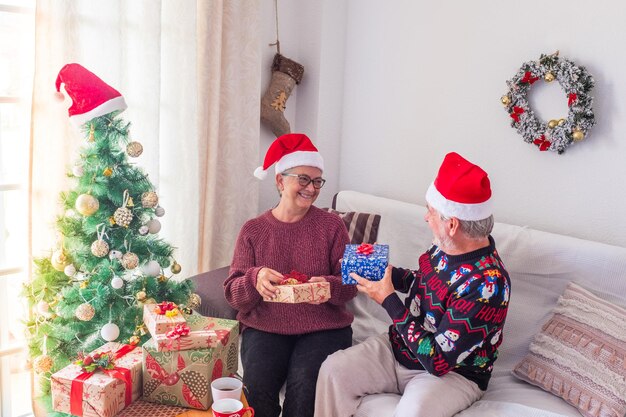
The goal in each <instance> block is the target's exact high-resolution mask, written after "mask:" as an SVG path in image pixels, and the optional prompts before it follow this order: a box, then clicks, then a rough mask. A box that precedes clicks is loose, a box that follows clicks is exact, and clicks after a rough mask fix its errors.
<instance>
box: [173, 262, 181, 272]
mask: <svg viewBox="0 0 626 417" xmlns="http://www.w3.org/2000/svg"><path fill="white" fill-rule="evenodd" d="M181 269H182V268H181V266H180V264H179V263H178V262H176V261H174V263H173V264H172V266H170V271H172V274H180V271H181Z"/></svg>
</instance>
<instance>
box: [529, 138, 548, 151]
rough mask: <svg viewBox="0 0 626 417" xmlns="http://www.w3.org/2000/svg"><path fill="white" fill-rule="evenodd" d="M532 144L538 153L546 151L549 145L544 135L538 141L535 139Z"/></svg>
mask: <svg viewBox="0 0 626 417" xmlns="http://www.w3.org/2000/svg"><path fill="white" fill-rule="evenodd" d="M533 143H534V144H535V145H537V146H538V147H539V150H540V151H547V150H548V148H550V145H551V143H550V141H549V140H547V139H546V136H545V135H541V137H540V138H539V139H535V140H534V141H533Z"/></svg>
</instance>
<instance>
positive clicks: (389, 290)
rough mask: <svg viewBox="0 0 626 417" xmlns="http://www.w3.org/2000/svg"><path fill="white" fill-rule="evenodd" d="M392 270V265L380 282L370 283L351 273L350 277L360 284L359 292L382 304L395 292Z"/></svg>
mask: <svg viewBox="0 0 626 417" xmlns="http://www.w3.org/2000/svg"><path fill="white" fill-rule="evenodd" d="M391 268H392V266H391V265H389V266H387V269H385V275H384V276H383V279H381V280H380V281H369V280H367V279H365V278H363V277H360V276H358V275H357V274H355V273H354V272H351V273H350V276H351V277H352V278H354V279H355V280H356V282H358V284H357V286H356V289H357V290H359V291H361V292H364V293H365V294H367V295H368V296H369V297H370V298H371V299H372V300H374V301H376V302H377V303H378V304H382V303H383V301H385V298H387V297H388V296H389V294H393V293H394V292H395V290H394V288H393V283H392V282H391Z"/></svg>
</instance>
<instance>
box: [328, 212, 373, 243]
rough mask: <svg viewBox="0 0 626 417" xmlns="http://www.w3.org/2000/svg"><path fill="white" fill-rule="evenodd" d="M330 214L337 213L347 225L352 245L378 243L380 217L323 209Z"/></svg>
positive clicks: (370, 214)
mask: <svg viewBox="0 0 626 417" xmlns="http://www.w3.org/2000/svg"><path fill="white" fill-rule="evenodd" d="M322 210H326V211H328V212H330V213H335V214H336V215H338V216H339V217H341V219H342V220H343V222H344V223H345V224H346V229H348V236H349V237H350V243H356V244H358V243H376V239H377V238H378V227H379V226H380V215H378V214H372V213H358V212H355V211H347V212H342V211H337V210H333V209H332V208H323V209H322Z"/></svg>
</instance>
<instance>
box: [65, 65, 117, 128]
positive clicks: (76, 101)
mask: <svg viewBox="0 0 626 417" xmlns="http://www.w3.org/2000/svg"><path fill="white" fill-rule="evenodd" d="M61 84H65V91H66V92H67V94H68V95H69V96H70V98H71V99H72V106H71V107H70V108H69V110H68V113H69V116H70V120H72V121H73V122H74V123H76V124H77V125H78V126H80V125H82V124H84V123H86V122H88V121H90V120H91V119H94V118H96V117H99V116H104V115H105V114H108V113H111V112H114V111H120V112H121V111H123V110H125V109H126V107H127V106H126V101H124V97H122V95H121V94H120V93H119V91H117V90H116V89H115V88H113V87H111V86H110V85H108V84H107V83H105V82H104V81H102V80H101V79H100V78H99V77H98V76H97V75H96V74H94V73H93V72H91V71H89V70H88V69H86V68H85V67H83V66H82V65H80V64H67V65H65V66H64V67H63V68H61V71H59V75H58V76H57V80H56V89H57V92H59V93H60V94H61V96H62V95H63V93H61Z"/></svg>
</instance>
